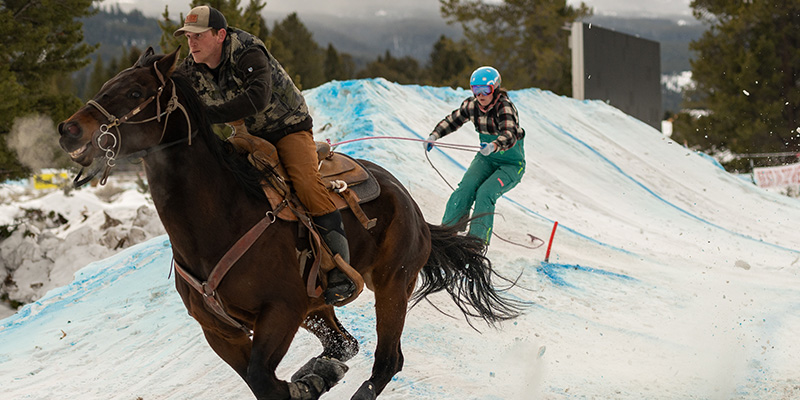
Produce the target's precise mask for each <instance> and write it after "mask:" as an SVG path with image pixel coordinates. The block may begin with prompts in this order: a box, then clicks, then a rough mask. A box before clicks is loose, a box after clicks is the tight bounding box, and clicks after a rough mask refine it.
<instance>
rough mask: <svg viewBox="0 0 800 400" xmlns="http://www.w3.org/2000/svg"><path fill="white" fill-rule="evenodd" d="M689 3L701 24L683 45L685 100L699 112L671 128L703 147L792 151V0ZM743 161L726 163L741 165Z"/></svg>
mask: <svg viewBox="0 0 800 400" xmlns="http://www.w3.org/2000/svg"><path fill="white" fill-rule="evenodd" d="M691 6H692V8H693V11H694V15H695V17H697V18H698V19H701V20H703V21H704V22H705V23H706V24H707V25H708V26H709V28H708V30H707V31H706V32H705V33H704V34H703V36H702V37H701V38H700V39H698V40H696V41H694V42H692V43H691V45H690V48H691V49H692V50H693V51H694V52H695V53H696V54H697V57H696V58H695V59H693V60H691V65H692V78H693V80H694V81H695V83H696V86H695V88H694V89H692V90H691V91H689V92H688V93H687V96H686V98H685V100H686V104H685V105H686V106H687V107H690V108H700V109H704V110H706V111H707V113H706V115H705V116H703V117H700V118H698V119H696V120H693V121H690V122H689V123H686V124H684V125H682V129H681V130H680V132H677V133H679V135H680V137H681V138H682V139H684V140H686V142H687V143H688V144H689V145H692V146H698V147H700V148H702V149H704V150H712V149H720V150H721V149H726V150H730V151H733V152H734V153H765V152H800V132H798V126H800V91H798V90H797V89H798V86H800V30H798V29H797V28H798V26H800V0H776V1H770V2H765V1H721V0H695V1H693V2H692V4H691ZM775 161H781V159H780V158H779V159H777V160H775ZM746 162H747V161H746V160H740V161H738V162H733V163H731V164H729V165H726V167H729V168H730V169H748V167H747V165H746V164H745V163H746Z"/></svg>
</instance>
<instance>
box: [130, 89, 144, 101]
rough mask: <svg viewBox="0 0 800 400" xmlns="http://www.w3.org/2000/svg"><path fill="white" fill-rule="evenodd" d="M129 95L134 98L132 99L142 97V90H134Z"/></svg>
mask: <svg viewBox="0 0 800 400" xmlns="http://www.w3.org/2000/svg"><path fill="white" fill-rule="evenodd" d="M128 96H130V98H132V99H138V98H141V97H142V92H140V91H138V90H134V91H132V92H131V93H130V94H128Z"/></svg>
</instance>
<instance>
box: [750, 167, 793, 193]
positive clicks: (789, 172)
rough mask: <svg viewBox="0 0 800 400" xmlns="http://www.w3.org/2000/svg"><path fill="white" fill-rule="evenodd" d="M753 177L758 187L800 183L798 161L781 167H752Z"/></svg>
mask: <svg viewBox="0 0 800 400" xmlns="http://www.w3.org/2000/svg"><path fill="white" fill-rule="evenodd" d="M753 178H754V179H755V181H756V185H758V186H760V187H764V188H766V187H781V186H790V185H800V163H797V164H791V165H784V166H782V167H769V168H753Z"/></svg>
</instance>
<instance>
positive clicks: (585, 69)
mask: <svg viewBox="0 0 800 400" xmlns="http://www.w3.org/2000/svg"><path fill="white" fill-rule="evenodd" d="M570 45H571V46H572V96H573V97H574V98H576V99H578V100H587V99H590V100H603V101H605V102H608V103H609V104H610V105H612V106H614V107H616V108H618V109H620V110H622V111H623V112H625V113H626V114H628V115H630V116H633V117H634V118H637V119H639V120H640V121H642V122H644V123H646V124H648V125H650V126H652V127H654V128H656V129H658V130H659V131H660V130H661V117H662V115H661V113H662V111H661V50H660V45H659V43H658V42H654V41H652V40H647V39H642V38H639V37H636V36H631V35H628V34H624V33H619V32H615V31H612V30H608V29H604V28H600V27H598V26H596V25H592V24H589V23H584V22H576V23H573V24H572V34H571V36H570Z"/></svg>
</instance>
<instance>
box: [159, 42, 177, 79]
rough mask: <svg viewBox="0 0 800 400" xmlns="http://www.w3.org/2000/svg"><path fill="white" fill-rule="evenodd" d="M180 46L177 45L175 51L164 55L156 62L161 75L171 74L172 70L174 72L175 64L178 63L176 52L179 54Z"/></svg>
mask: <svg viewBox="0 0 800 400" xmlns="http://www.w3.org/2000/svg"><path fill="white" fill-rule="evenodd" d="M180 51H181V46H178V48H177V49H175V51H173V52H172V53H169V54H167V55H165V56H164V58H162V59H161V60H160V61H159V62H158V70H159V71H161V75H162V76H164V77H165V78H166V77H168V76H171V75H172V73H173V72H175V66H177V65H178V54H180Z"/></svg>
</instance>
